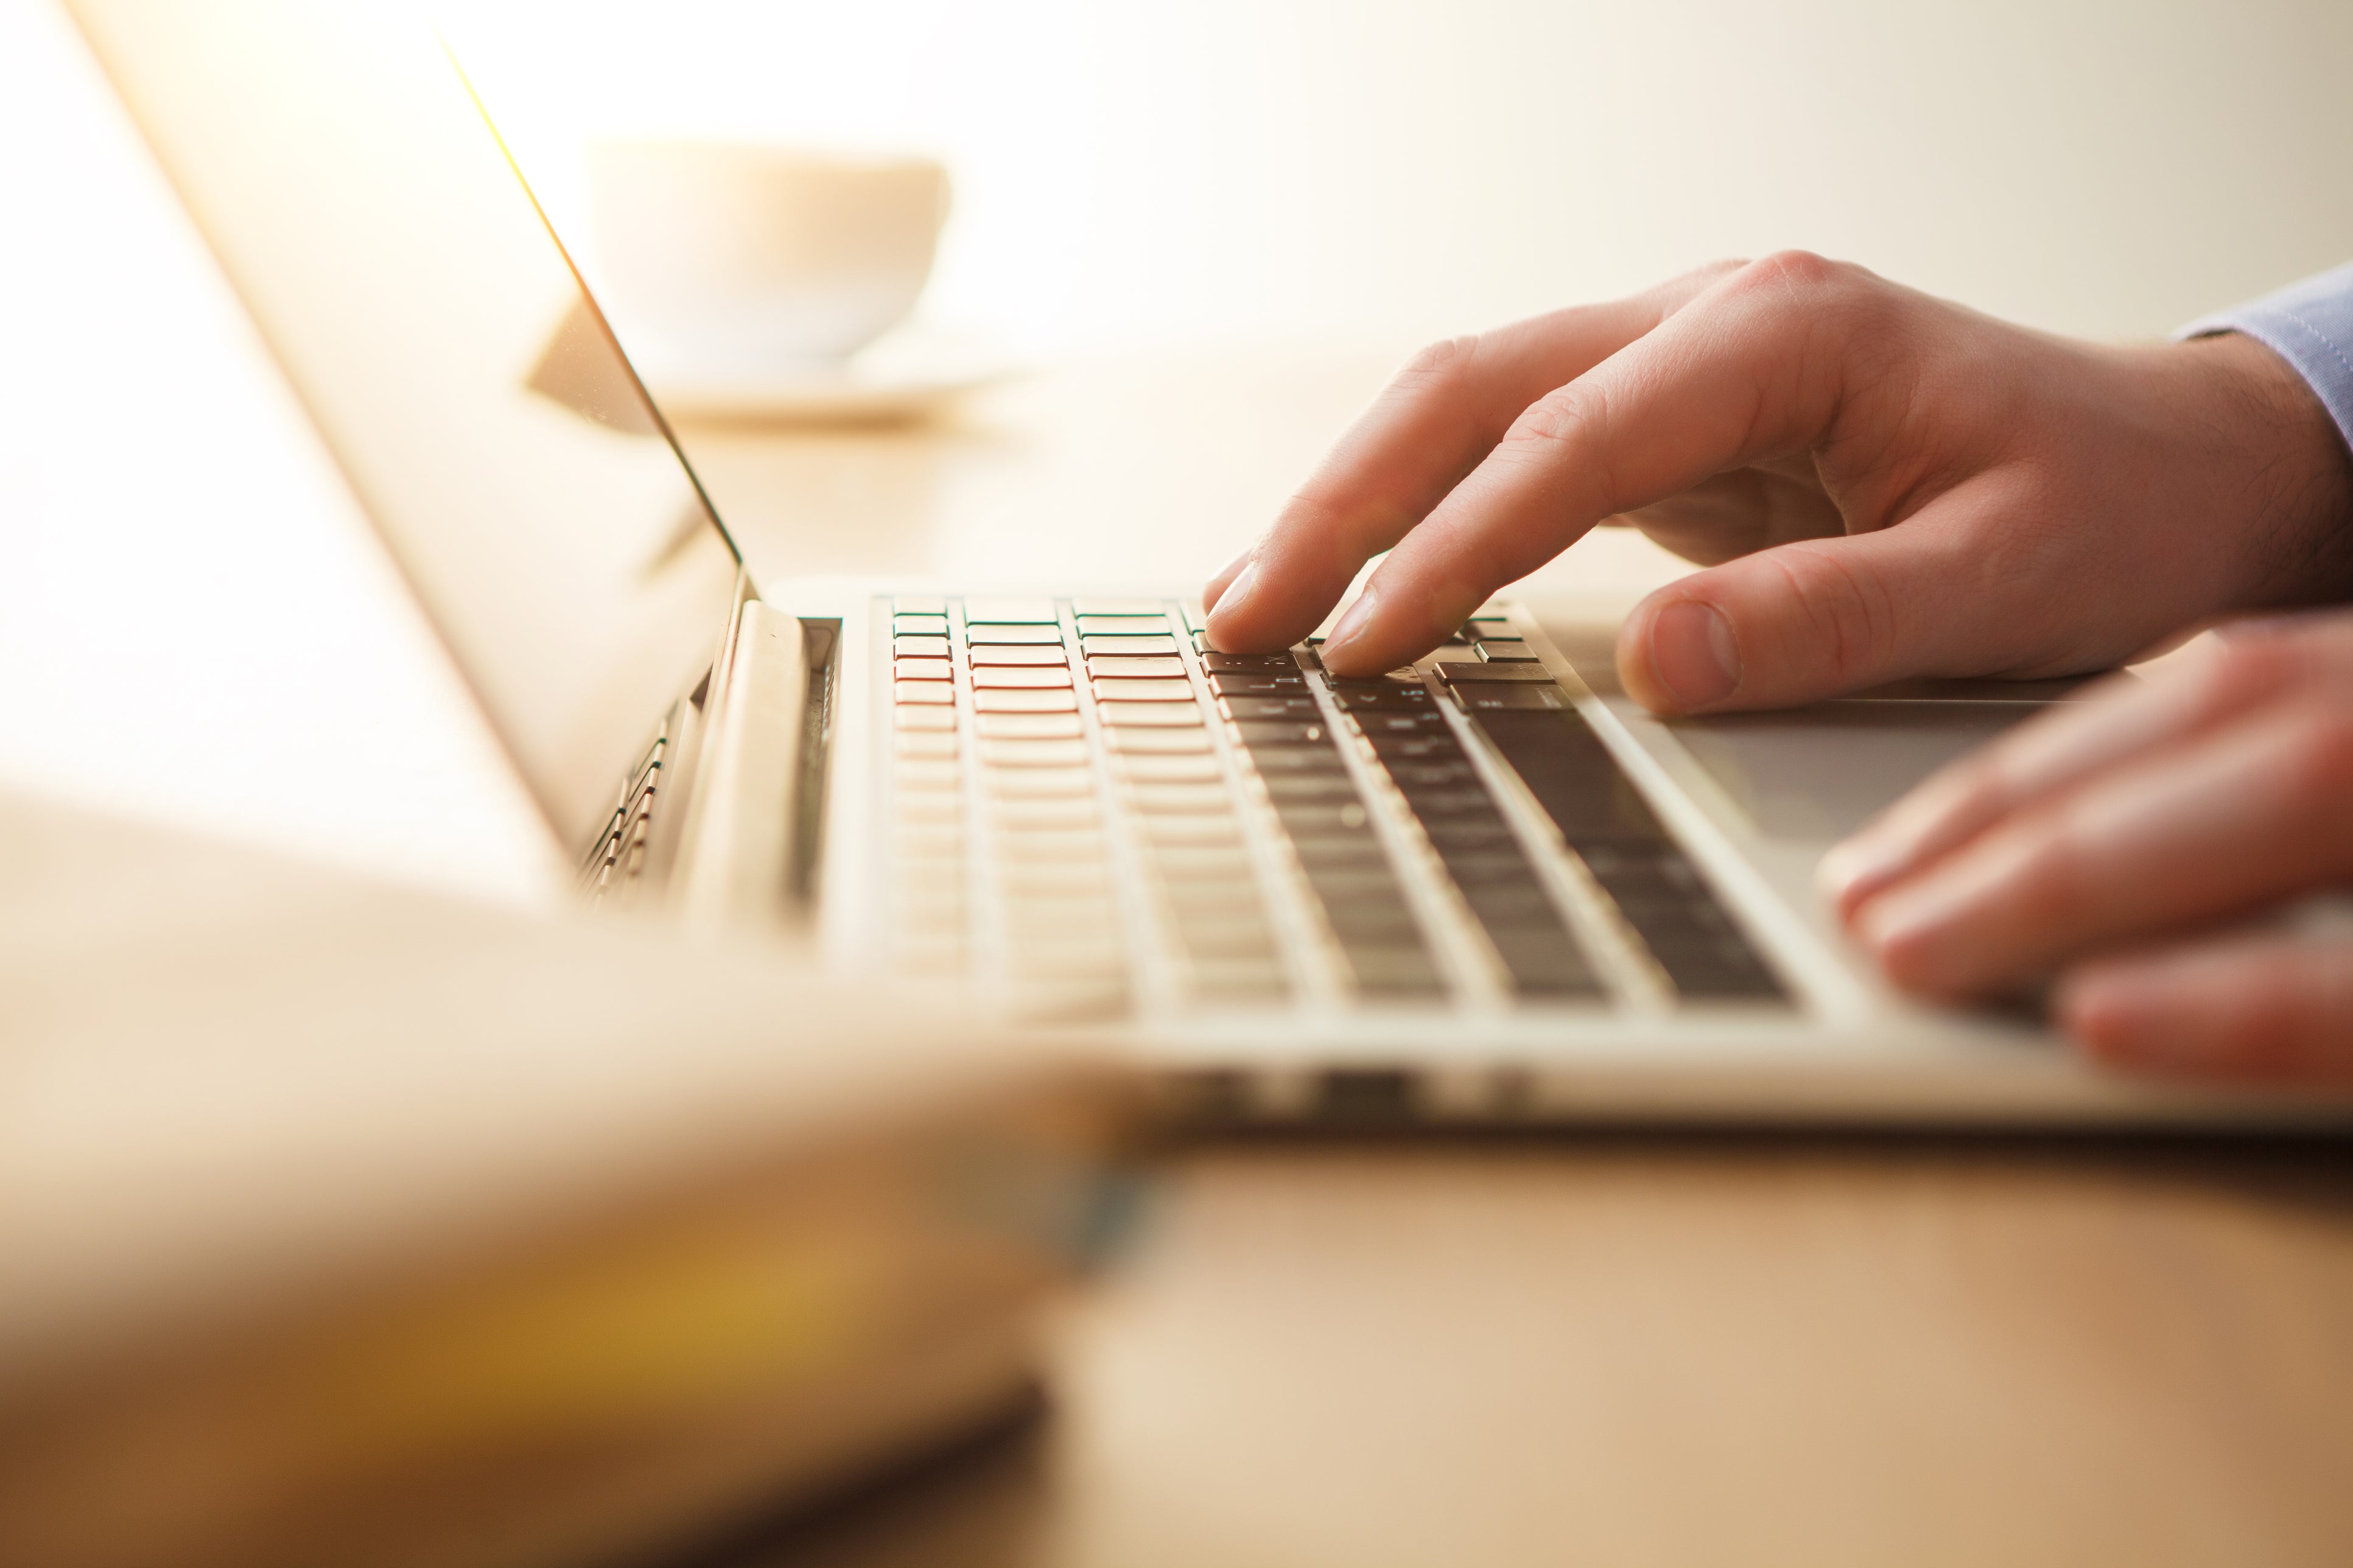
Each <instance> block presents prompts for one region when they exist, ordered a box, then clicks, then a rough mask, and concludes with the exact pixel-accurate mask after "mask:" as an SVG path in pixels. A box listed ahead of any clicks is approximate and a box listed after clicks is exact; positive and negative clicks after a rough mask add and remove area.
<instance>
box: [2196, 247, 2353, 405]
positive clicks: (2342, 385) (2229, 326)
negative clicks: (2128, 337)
mask: <svg viewBox="0 0 2353 1568" xmlns="http://www.w3.org/2000/svg"><path fill="white" fill-rule="evenodd" d="M2216 332H2240V333H2243V334H2244V335H2245V336H2247V337H2251V338H2253V339H2254V340H2255V342H2259V343H2261V344H2263V346H2264V347H2265V348H2267V349H2269V350H2271V351H2272V353H2275V354H2277V355H2279V356H2280V358H2282V359H2284V360H2285V361H2287V363H2289V364H2291V365H2293V366H2295V373H2296V374H2298V375H2300V376H2302V377H2304V379H2305V381H2306V383H2307V384H2309V385H2310V386H2311V388H2312V390H2313V393H2314V395H2316V396H2317V397H2318V398H2319V399H2320V402H2321V405H2322V406H2324V407H2326V408H2327V410H2328V416H2329V417H2330V418H2331V419H2333V420H2335V421H2336V422H2337V435H2338V436H2339V437H2342V438H2343V440H2344V442H2345V444H2346V445H2347V446H2348V447H2353V262H2348V263H2347V264H2346V265H2345V266H2343V267H2339V268H2336V269H2335V270H2333V271H2329V272H2323V273H2321V274H2320V275H2319V276H2318V277H2316V278H2307V279H2305V280H2304V281H2303V282H2301V283H2291V284H2289V285H2288V286H2287V287H2286V288H2284V289H2281V290H2280V291H2279V292H2278V293H2276V294H2266V295H2264V296H2263V298H2262V299H2260V300H2253V301H2252V302H2250V303H2248V304H2244V305H2238V306H2234V307H2232V309H2230V310H2219V311H2217V312H2215V313H2214V314H2213V315H2211V316H2201V317H2200V318H2199V319H2198V320H2197V321H2192V322H2190V323H2189V325H2188V326H2186V327H2184V328H2182V329H2181V330H2180V331H2178V332H2176V333H2174V334H2173V335H2174V337H2175V338H2176V339H2177V340H2179V339H2181V338H2202V337H2209V336H2211V335H2212V334H2214V333H2216Z"/></svg>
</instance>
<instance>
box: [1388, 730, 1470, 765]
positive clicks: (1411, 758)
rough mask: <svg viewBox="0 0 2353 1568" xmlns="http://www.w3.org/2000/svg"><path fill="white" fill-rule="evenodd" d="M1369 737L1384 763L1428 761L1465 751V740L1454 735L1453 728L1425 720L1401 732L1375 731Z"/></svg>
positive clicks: (1457, 755)
mask: <svg viewBox="0 0 2353 1568" xmlns="http://www.w3.org/2000/svg"><path fill="white" fill-rule="evenodd" d="M1366 739H1368V740H1370V741H1371V742H1372V743H1373V752H1374V753H1375V754H1376V755H1377V756H1378V757H1379V758H1380V759H1381V761H1383V762H1384V763H1390V762H1425V761H1430V760H1433V759H1439V758H1446V757H1460V756H1461V755H1462V754H1463V752H1462V742H1460V741H1458V740H1456V739H1455V738H1454V731H1451V730H1442V729H1437V728H1433V727H1431V726H1430V725H1426V724H1421V725H1415V724H1409V725H1407V726H1405V728H1404V731H1403V732H1402V733H1392V732H1389V731H1373V732H1371V733H1370V734H1368V735H1367V736H1366Z"/></svg>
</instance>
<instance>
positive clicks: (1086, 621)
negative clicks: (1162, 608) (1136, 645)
mask: <svg viewBox="0 0 2353 1568" xmlns="http://www.w3.org/2000/svg"><path fill="white" fill-rule="evenodd" d="M1175 629H1176V628H1175V627H1173V626H1170V625H1169V624H1168V617H1167V616H1165V615H1156V614H1155V615H1149V616H1080V617H1079V636H1081V637H1167V636H1170V635H1172V634H1173V633H1174V631H1175Z"/></svg>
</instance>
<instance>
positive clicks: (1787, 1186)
mask: <svg viewBox="0 0 2353 1568" xmlns="http://www.w3.org/2000/svg"><path fill="white" fill-rule="evenodd" d="M1384 360H1385V356H1377V355H1366V356H1361V357H1359V358H1356V359H1345V358H1339V357H1333V356H1326V357H1323V358H1316V357H1314V356H1294V357H1291V358H1282V357H1275V358H1271V359H1267V358H1261V359H1260V360H1256V361H1251V362H1249V363H1242V362H1239V361H1235V360H1231V359H1228V360H1223V361H1219V360H1212V359H1206V358H1205V359H1198V360H1178V359H1172V360H1170V361H1167V362H1165V363H1157V364H1153V363H1144V364H1140V365H1139V364H1131V365H1127V366H1105V367H1097V368H1096V369H1093V370H1091V371H1089V370H1082V371H1079V372H1073V373H1070V374H1064V375H1061V376H1057V377H1050V378H1045V379H1043V380H1041V381H1040V382H1039V383H1036V384H1031V385H1029V386H1026V387H1016V388H1013V389H1010V390H1008V392H1007V393H1005V394H1002V395H999V396H998V397H997V398H996V399H994V400H992V401H991V402H989V403H987V404H985V405H982V406H981V407H979V408H978V409H976V411H975V412H974V414H973V415H972V416H970V417H969V418H967V419H966V420H964V421H961V422H959V423H958V424H956V425H955V426H950V427H947V428H945V429H940V430H933V431H918V432H903V431H902V432H872V431H868V432H836V433H832V434H829V435H818V436H809V435H800V436H795V435H789V434H784V433H778V432H771V431H762V430H758V429H754V428H748V427H741V428H733V429H727V428H719V427H701V428H696V429H692V430H690V431H689V432H688V440H689V444H690V446H691V447H692V449H693V450H694V452H695V455H696V457H697V458H698V459H699V460H700V461H701V463H702V466H703V468H704V469H705V472H706V476H707V478H708V479H710V481H711V483H712V489H713V490H714V492H715V493H716V495H717V497H718V500H719V501H720V505H721V507H722V510H724V511H725V512H727V513H728V514H729V515H730V517H731V519H732V520H733V521H734V523H735V525H736V527H737V528H738V530H739V531H741V532H742V534H743V535H744V538H745V541H746V544H747V549H748V551H749V552H750V553H751V555H752V557H753V561H754V566H755V567H758V568H761V569H763V570H765V571H766V572H768V573H770V574H780V573H782V572H785V571H788V570H789V571H851V570H855V571H884V570H887V571H907V572H929V571H938V572H946V573H951V574H976V575H986V576H993V577H1019V576H1023V575H1032V576H1046V577H1056V578H1062V579H1066V580H1068V579H1075V578H1083V577H1085V576H1088V575H1117V576H1122V577H1128V578H1173V579H1176V580H1179V581H1190V580H1193V579H1195V578H1198V576H1199V575H1200V574H1202V573H1203V572H1205V571H1207V570H1208V569H1209V568H1210V567H1211V566H1214V565H1215V564H1217V563H1220V562H1222V561H1223V560H1224V559H1226V557H1227V556H1229V554H1231V553H1232V552H1235V551H1237V550H1239V549H1240V548H1241V547H1242V545H1243V544H1245V543H1246V542H1248V541H1249V539H1250V536H1251V534H1252V533H1253V532H1254V531H1255V530H1256V529H1257V528H1258V527H1259V526H1260V524H1261V521H1263V519H1264V517H1265V516H1266V515H1267V513H1268V511H1269V510H1271V507H1272V506H1273V505H1274V504H1276V503H1277V502H1278V501H1279V500H1280V499H1281V497H1282V494H1283V493H1284V492H1285V491H1286V490H1287V489H1288V488H1289V487H1290V486H1291V485H1292V484H1293V483H1294V482H1295V481H1296V480H1297V479H1298V477H1299V476H1300V475H1301V474H1302V473H1303V472H1304V470H1305V467H1306V465H1307V463H1308V462H1309V461H1311V460H1312V459H1313V458H1314V455H1315V454H1316V453H1317V452H1318V451H1319V450H1320V449H1321V447H1322V445H1323V443H1324V441H1325V440H1327V439H1328V438H1329V437H1330V436H1331V435H1332V434H1333V433H1334V431H1335V430H1336V428H1337V427H1338V426H1339V425H1340V423H1341V422H1342V421H1344V420H1345V417H1346V416H1347V415H1348V414H1349V413H1350V412H1352V411H1353V409H1354V408H1355V407H1356V405H1359V404H1360V403H1361V402H1362V400H1363V398H1364V397H1365V396H1366V395H1369V393H1370V391H1371V390H1372V388H1373V387H1374V386H1376V385H1377V384H1378V381H1379V378H1380V373H1381V370H1382V368H1383V363H1384ZM1238 366H1239V367H1240V368H1239V369H1238V368H1237V367H1238ZM1671 571H1672V567H1671V566H1670V565H1669V564H1667V563H1664V562H1663V561H1662V559H1661V558H1659V557H1658V556H1657V555H1656V554H1655V552H1649V551H1648V550H1647V547H1645V546H1643V545H1641V542H1639V541H1627V540H1624V539H1622V538H1619V539H1607V538H1605V539H1597V540H1596V541H1594V542H1591V543H1589V544H1588V545H1582V546H1579V547H1578V550H1577V552H1572V554H1571V556H1570V557H1569V558H1567V559H1566V560H1565V562H1564V563H1562V564H1561V565H1560V566H1557V567H1556V568H1555V569H1553V571H1551V572H1550V573H1548V574H1546V575H1547V585H1549V586H1552V587H1555V588H1559V587H1574V588H1576V589H1577V590H1580V591H1584V592H1591V593H1595V594H1600V595H1611V594H1615V595H1632V594H1634V593H1637V592H1639V591H1641V590H1642V589H1644V588H1646V587H1648V586H1650V585H1651V584H1653V583H1655V582H1656V581H1660V580H1662V579H1663V577H1664V576H1665V575H1666V574H1668V573H1670V572H1671ZM1054 1387H1055V1398H1056V1401H1057V1404H1058V1406H1059V1409H1058V1413H1057V1415H1055V1416H1054V1417H1053V1418H1052V1419H1050V1420H1048V1421H1046V1422H1043V1423H1041V1424H1039V1425H1038V1426H1035V1427H1034V1428H1031V1429H1029V1430H1028V1431H1027V1432H1025V1433H1020V1434H1016V1435H1014V1436H1009V1437H1007V1438H1004V1439H1002V1440H999V1441H997V1442H994V1443H991V1444H987V1445H984V1446H983V1447H980V1448H978V1449H976V1450H975V1451H973V1452H971V1453H969V1454H967V1455H965V1456H964V1457H962V1458H959V1459H957V1460H955V1461H954V1462H952V1463H947V1464H944V1465H942V1466H939V1467H937V1468H934V1470H932V1471H931V1472H929V1473H927V1474H925V1475H923V1476H922V1477H920V1478H918V1479H914V1480H913V1481H911V1482H907V1483H902V1484H898V1485H893V1486H891V1487H887V1488H884V1489H880V1490H878V1491H876V1492H874V1493H872V1494H871V1495H869V1496H867V1497H865V1498H863V1499H861V1500H856V1501H854V1502H852V1503H850V1504H849V1505H846V1506H844V1507H842V1508H840V1509H839V1510H835V1511H833V1512H832V1513H830V1514H828V1515H827V1516H825V1517H823V1518H821V1519H819V1520H818V1521H814V1522H813V1523H803V1524H801V1525H798V1526H796V1527H793V1528H792V1529H790V1530H789V1531H786V1532H784V1533H782V1534H779V1535H776V1536H774V1537H772V1538H769V1539H766V1540H755V1541H753V1542H737V1543H735V1544H733V1545H732V1546H731V1547H730V1548H728V1549H727V1550H726V1551H724V1552H722V1553H721V1554H720V1556H719V1559H718V1560H719V1561H723V1562H726V1563H732V1564H744V1565H749V1564H754V1563H757V1564H761V1565H763V1568H768V1565H774V1568H785V1565H786V1564H795V1565H798V1564H827V1565H831V1564H842V1565H849V1564H870V1563H871V1564H901V1563H951V1562H953V1563H976V1564H999V1563H1003V1564H1017V1563H1018V1564H1024V1565H1032V1564H1051V1565H1056V1568H1161V1565H1164V1564H1165V1565H1167V1568H1201V1565H1204V1564H1218V1565H1219V1568H1252V1565H1256V1564H1267V1565H1269V1568H1271V1565H1274V1564H1289V1565H1321V1564H1331V1565H1334V1568H1340V1565H1345V1568H1383V1565H1388V1564H1398V1565H1403V1564H1422V1563H1448V1564H1463V1565H1475V1568H1504V1565H1516V1564H1523V1563H1525V1564H1536V1563H1565V1562H1588V1561H1589V1562H1596V1563H1630V1564H1651V1563H1657V1564H1679V1563H1744V1564H1756V1563H1806V1564H1835V1563H1907V1564H1927V1563H1972V1564H1975V1563H2005V1564H2013V1565H2014V1564H2028V1563H2054V1564H2055V1563H2106V1562H2118V1563H2134V1564H2137V1565H2142V1568H2148V1565H2155V1564H2163V1563H2346V1562H2353V1151H2348V1150H2347V1149H2344V1148H2341V1147H2328V1146H2308V1147H2301V1148H2298V1147H2274V1148H2264V1147H2258V1146H2248V1145H2235V1146H2200V1145H2181V1144H2175V1145H2166V1144H2150V1143H2137V1144H2136V1143H2113V1142H2110V1143H2102V1142H2081V1143H2073V1144H2070V1143H2065V1142H2013V1143H2005V1142H1979V1143H1974V1144H1972V1143H1967V1142H1949V1141H1947V1142H1910V1141H1905V1140H1902V1139H1895V1138H1886V1139H1876V1140H1873V1139H1852V1138H1849V1139H1807V1138H1792V1137H1778V1138H1754V1139H1743V1138H1736V1137H1706V1138H1695V1137H1677V1136H1670V1135H1661V1136H1657V1137H1650V1138H1644V1137H1639V1136H1630V1135H1623V1134H1616V1135H1610V1136H1606V1137H1604V1136H1590V1135H1588V1136H1576V1135H1571V1136H1566V1137H1562V1138H1559V1139H1555V1140H1550V1141H1514V1142H1491V1143H1461V1142H1456V1143H1419V1144H1409V1145H1397V1146H1383V1145H1377V1144H1345V1143H1333V1142H1314V1143H1298V1144H1289V1145H1285V1144H1268V1143H1256V1144H1241V1145H1226V1146H1221V1147H1209V1148H1204V1149H1200V1150H1196V1151H1194V1152H1190V1153H1188V1154H1186V1155H1185V1156H1183V1157H1181V1158H1180V1159H1179V1160H1178V1161H1177V1162H1176V1163H1175V1164H1174V1165H1173V1166H1172V1168H1171V1170H1170V1172H1169V1173H1168V1177H1167V1180H1166V1185H1165V1188H1164V1190H1163V1193H1162V1195H1161V1201H1160V1203H1159V1205H1158V1212H1157V1215H1156V1220H1155V1224H1154V1225H1153V1226H1151V1227H1150V1230H1149V1232H1148V1233H1147V1236H1146V1238H1145V1241H1144V1243H1143V1244H1142V1245H1141V1247H1139V1249H1138V1252H1137V1254H1136V1256H1135V1257H1134V1258H1133V1260H1132V1263H1131V1266H1130V1268H1128V1269H1127V1270H1126V1271H1125V1272H1124V1273H1123V1274H1122V1275H1121V1276H1119V1277H1118V1278H1117V1279H1114V1280H1113V1282H1112V1283H1111V1284H1109V1285H1108V1286H1107V1287H1106V1288H1104V1289H1103V1290H1102V1291H1101V1292H1099V1293H1098V1294H1097V1295H1096V1296H1095V1297H1093V1298H1092V1300H1090V1301H1088V1302H1087V1303H1085V1304H1084V1305H1083V1306H1082V1307H1081V1308H1080V1309H1079V1310H1076V1311H1075V1312H1074V1313H1073V1314H1072V1316H1071V1319H1070V1320H1069V1321H1068V1322H1067V1323H1066V1324H1064V1325H1063V1327H1062V1330H1061V1331H1060V1334H1059V1335H1058V1338H1057V1351H1056V1357H1055V1367H1054Z"/></svg>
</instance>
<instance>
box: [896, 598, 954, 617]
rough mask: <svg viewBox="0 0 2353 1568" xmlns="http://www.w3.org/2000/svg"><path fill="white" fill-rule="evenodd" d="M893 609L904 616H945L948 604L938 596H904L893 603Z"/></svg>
mask: <svg viewBox="0 0 2353 1568" xmlns="http://www.w3.org/2000/svg"><path fill="white" fill-rule="evenodd" d="M891 608H892V610H893V611H895V612H897V613H898V614H900V615H902V616H944V615H946V614H947V613H948V602H947V601H946V600H945V599H943V598H941V597H940V596H939V595H936V594H902V595H899V596H898V597H897V598H895V599H893V600H892V601H891Z"/></svg>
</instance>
